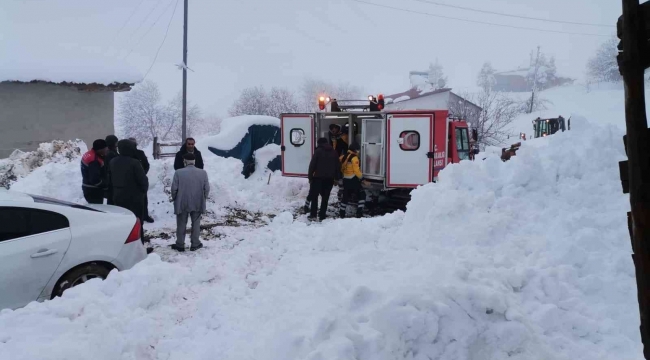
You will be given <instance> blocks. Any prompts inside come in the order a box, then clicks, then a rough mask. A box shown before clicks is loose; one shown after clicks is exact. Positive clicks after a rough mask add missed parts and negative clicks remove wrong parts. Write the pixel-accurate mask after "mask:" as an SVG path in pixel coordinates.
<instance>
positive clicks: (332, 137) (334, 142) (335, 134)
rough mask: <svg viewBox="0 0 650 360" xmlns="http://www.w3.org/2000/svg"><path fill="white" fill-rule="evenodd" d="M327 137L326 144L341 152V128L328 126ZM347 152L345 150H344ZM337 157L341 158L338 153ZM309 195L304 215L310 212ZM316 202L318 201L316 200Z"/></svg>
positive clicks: (332, 125)
mask: <svg viewBox="0 0 650 360" xmlns="http://www.w3.org/2000/svg"><path fill="white" fill-rule="evenodd" d="M327 137H328V143H329V144H330V146H331V147H332V148H333V149H334V150H336V151H337V153H338V152H340V151H343V147H342V146H340V142H341V126H340V125H338V124H330V126H329V132H328V133H327ZM345 151H347V149H345ZM337 156H341V154H340V153H338V155H337ZM311 201H312V198H311V193H310V194H309V195H307V199H306V200H305V205H304V206H303V211H304V213H305V214H307V213H309V212H310V211H311ZM316 201H318V199H316Z"/></svg>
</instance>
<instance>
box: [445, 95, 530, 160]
mask: <svg viewBox="0 0 650 360" xmlns="http://www.w3.org/2000/svg"><path fill="white" fill-rule="evenodd" d="M460 97H461V98H464V99H466V100H467V101H462V100H461V101H459V102H453V103H452V102H450V103H449V111H450V112H451V113H452V114H453V115H454V116H459V117H461V118H463V119H465V120H467V121H468V122H469V123H470V124H471V127H472V128H473V129H476V131H477V133H478V139H477V140H478V144H479V145H480V146H481V147H482V148H485V147H486V146H498V145H502V144H503V143H504V142H505V141H506V140H507V139H508V137H509V136H510V135H512V134H511V132H510V131H508V128H509V125H510V124H511V123H512V122H513V121H514V120H515V119H516V118H517V116H518V115H519V114H520V113H521V104H520V103H518V102H517V101H515V100H512V99H510V98H509V97H507V96H505V95H504V94H503V93H501V92H497V91H492V90H491V89H490V88H484V89H483V90H481V91H480V92H479V93H475V94H470V93H467V92H465V93H462V94H460ZM468 101H470V102H472V103H474V104H476V105H478V106H479V107H480V108H481V111H480V112H479V113H478V114H476V111H475V108H474V107H473V106H471V104H469V103H468Z"/></svg>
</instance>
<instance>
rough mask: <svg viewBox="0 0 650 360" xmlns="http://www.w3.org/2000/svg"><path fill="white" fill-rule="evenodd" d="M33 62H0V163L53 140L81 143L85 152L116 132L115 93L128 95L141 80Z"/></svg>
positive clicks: (109, 71)
mask: <svg viewBox="0 0 650 360" xmlns="http://www.w3.org/2000/svg"><path fill="white" fill-rule="evenodd" d="M9 60H12V59H9ZM38 60H40V59H33V58H29V59H28V61H26V62H27V63H28V66H26V65H25V64H24V63H21V62H20V61H18V60H13V62H12V61H6V59H0V65H1V66H2V69H0V158H4V157H7V156H9V155H10V154H11V153H12V152H13V151H14V150H15V149H20V150H23V151H31V150H35V149H36V148H38V145H39V144H40V143H42V142H49V141H52V140H74V139H81V140H83V141H85V142H86V144H87V145H88V147H90V146H91V145H92V142H93V141H94V140H95V139H98V138H102V139H103V138H105V137H106V135H109V134H113V133H114V132H115V129H114V125H113V123H114V93H115V92H121V91H129V90H130V89H131V87H132V86H133V85H134V84H135V83H137V82H139V81H140V78H141V77H140V75H138V74H136V75H134V73H133V72H131V71H130V70H126V71H125V72H124V73H119V72H117V73H116V72H115V69H109V68H104V67H103V66H102V64H95V66H87V65H86V66H85V67H84V66H76V65H78V64H75V63H71V64H67V65H66V64H64V65H63V66H61V65H59V66H56V65H58V64H56V65H55V64H51V63H50V64H48V63H47V61H45V60H43V62H42V66H41V65H40V64H38ZM30 61H31V63H30ZM73 62H74V61H73ZM34 64H36V65H34ZM102 70H103V71H102ZM116 74H117V75H116Z"/></svg>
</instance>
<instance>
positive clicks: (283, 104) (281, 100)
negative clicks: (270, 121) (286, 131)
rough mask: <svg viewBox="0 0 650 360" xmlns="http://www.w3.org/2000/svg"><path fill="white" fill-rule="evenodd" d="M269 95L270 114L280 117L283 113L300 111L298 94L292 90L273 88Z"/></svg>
mask: <svg viewBox="0 0 650 360" xmlns="http://www.w3.org/2000/svg"><path fill="white" fill-rule="evenodd" d="M268 97H269V115H270V116H274V117H280V114H283V113H295V112H298V111H300V106H298V102H297V101H296V96H295V95H294V93H293V92H292V91H290V90H287V89H283V88H277V87H274V88H271V91H270V92H269V94H268Z"/></svg>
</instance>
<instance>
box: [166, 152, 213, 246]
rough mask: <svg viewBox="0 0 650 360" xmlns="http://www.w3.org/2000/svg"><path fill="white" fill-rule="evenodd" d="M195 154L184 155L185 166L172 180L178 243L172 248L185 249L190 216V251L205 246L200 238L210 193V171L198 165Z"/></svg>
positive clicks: (177, 171)
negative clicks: (202, 220)
mask: <svg viewBox="0 0 650 360" xmlns="http://www.w3.org/2000/svg"><path fill="white" fill-rule="evenodd" d="M195 162H196V158H195V156H194V154H192V153H187V154H185V155H183V167H182V168H181V169H178V170H176V172H175V173H174V180H173V181H172V199H173V200H174V214H176V243H175V244H173V245H171V248H172V249H174V250H176V251H180V252H183V251H185V228H186V227H187V220H188V218H191V219H192V234H191V245H190V251H196V250H198V249H200V248H202V247H203V244H202V243H201V241H200V240H199V235H200V234H201V215H203V213H205V210H206V201H207V199H208V195H210V183H209V182H208V173H207V172H206V171H205V170H203V169H199V168H197V167H196V163H195Z"/></svg>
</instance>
